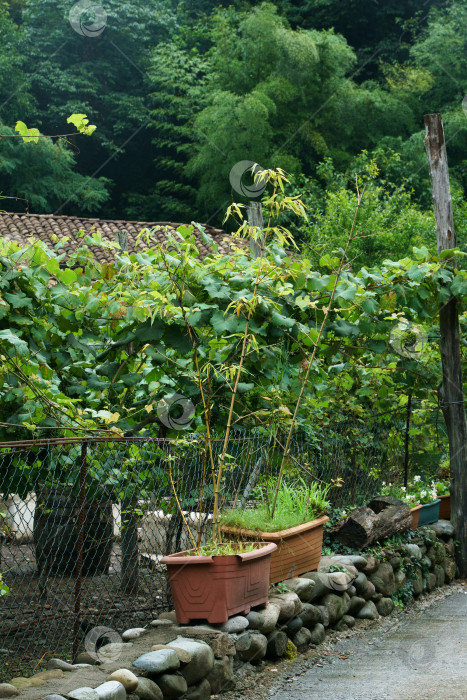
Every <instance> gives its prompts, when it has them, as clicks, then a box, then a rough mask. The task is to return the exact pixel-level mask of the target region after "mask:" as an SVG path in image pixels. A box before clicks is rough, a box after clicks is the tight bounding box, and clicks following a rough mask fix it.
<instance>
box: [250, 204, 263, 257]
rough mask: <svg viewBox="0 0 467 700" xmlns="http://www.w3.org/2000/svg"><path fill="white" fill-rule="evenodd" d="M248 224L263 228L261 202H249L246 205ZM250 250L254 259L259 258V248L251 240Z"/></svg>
mask: <svg viewBox="0 0 467 700" xmlns="http://www.w3.org/2000/svg"><path fill="white" fill-rule="evenodd" d="M248 223H249V224H250V226H254V227H255V228H258V229H262V228H263V226H264V221H263V205H262V204H261V202H250V203H249V205H248ZM250 248H251V250H252V251H253V255H254V256H255V258H259V257H260V255H261V246H260V244H259V243H258V242H257V241H255V240H254V239H253V238H250Z"/></svg>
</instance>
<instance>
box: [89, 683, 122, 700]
mask: <svg viewBox="0 0 467 700" xmlns="http://www.w3.org/2000/svg"><path fill="white" fill-rule="evenodd" d="M96 693H97V697H98V698H99V700H127V699H126V690H125V688H124V686H123V685H122V684H121V683H120V682H119V681H107V682H106V683H102V685H98V686H97V688H96Z"/></svg>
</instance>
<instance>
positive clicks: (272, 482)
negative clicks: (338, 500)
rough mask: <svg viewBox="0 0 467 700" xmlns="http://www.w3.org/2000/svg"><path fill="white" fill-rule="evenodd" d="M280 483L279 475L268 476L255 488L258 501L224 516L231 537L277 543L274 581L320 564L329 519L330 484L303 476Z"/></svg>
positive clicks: (309, 569)
mask: <svg viewBox="0 0 467 700" xmlns="http://www.w3.org/2000/svg"><path fill="white" fill-rule="evenodd" d="M277 486H278V482H277V479H269V480H268V481H267V482H266V483H265V484H264V485H263V486H261V487H259V488H258V489H256V503H255V504H254V505H253V507H252V508H244V507H243V506H242V507H240V506H238V507H235V508H231V509H225V510H224V511H223V512H222V516H221V518H222V530H223V532H224V533H225V534H226V535H228V536H229V537H234V538H236V539H238V540H239V541H251V540H262V541H269V542H275V543H276V544H277V550H276V551H275V552H274V553H273V555H272V557H271V573H270V582H271V583H278V582H279V581H283V580H285V579H287V578H291V577H293V576H298V575H300V574H303V573H305V572H306V571H313V570H316V569H317V568H318V566H319V560H320V557H321V548H322V544H323V526H324V523H325V522H327V521H328V520H329V518H328V517H327V515H326V511H327V509H328V508H329V502H328V501H327V496H328V493H329V490H330V486H329V485H326V486H320V485H319V484H317V483H316V482H311V483H310V484H306V482H305V481H304V480H303V479H296V480H294V481H287V480H285V479H283V480H282V481H281V483H280V484H279V488H278V489H277ZM276 492H277V499H276V507H275V509H274V511H273V510H272V503H273V499H274V496H275V494H276Z"/></svg>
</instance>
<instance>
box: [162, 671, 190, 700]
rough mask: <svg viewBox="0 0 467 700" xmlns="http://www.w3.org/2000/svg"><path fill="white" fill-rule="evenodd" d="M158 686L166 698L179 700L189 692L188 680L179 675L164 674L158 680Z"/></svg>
mask: <svg viewBox="0 0 467 700" xmlns="http://www.w3.org/2000/svg"><path fill="white" fill-rule="evenodd" d="M157 684H158V686H159V688H160V689H161V690H162V694H163V695H164V698H165V697H167V698H179V697H180V695H184V693H186V691H187V690H188V685H187V682H186V680H185V679H184V678H183V676H181V675H180V674H179V673H163V674H162V676H160V677H159V678H158V679H157Z"/></svg>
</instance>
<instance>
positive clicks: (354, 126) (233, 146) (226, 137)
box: [190, 4, 412, 215]
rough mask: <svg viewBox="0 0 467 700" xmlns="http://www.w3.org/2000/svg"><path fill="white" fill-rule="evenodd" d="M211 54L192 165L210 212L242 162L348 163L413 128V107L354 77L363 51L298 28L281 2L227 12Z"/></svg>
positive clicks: (289, 165) (299, 166)
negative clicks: (293, 26)
mask: <svg viewBox="0 0 467 700" xmlns="http://www.w3.org/2000/svg"><path fill="white" fill-rule="evenodd" d="M213 41H214V45H213V48H212V50H211V52H210V66H211V75H210V76H209V86H210V88H211V94H210V104H209V105H208V106H207V107H206V108H205V109H204V110H203V111H202V112H201V113H200V114H199V116H198V117H197V119H196V122H195V133H196V136H197V138H198V140H199V143H200V145H199V148H198V153H197V155H196V156H195V157H194V158H193V159H192V161H191V163H190V166H191V171H192V172H194V173H195V174H197V175H198V177H199V178H200V181H201V187H200V191H199V198H200V201H202V202H203V204H204V205H206V209H205V215H209V214H212V212H213V209H214V207H216V205H217V206H220V205H222V201H223V200H224V198H225V197H227V195H228V190H229V185H228V175H229V171H230V169H231V167H232V166H233V165H234V164H235V163H236V162H237V161H240V160H245V159H247V160H251V161H255V162H259V163H260V164H261V165H263V166H264V167H278V166H279V167H283V168H285V169H286V170H288V171H291V172H301V171H302V172H304V173H305V174H306V173H310V172H313V171H314V168H315V166H316V164H317V162H319V161H320V160H322V158H323V157H325V156H331V157H333V158H334V159H335V160H336V163H337V164H338V165H339V166H340V167H345V166H346V164H347V163H348V162H349V161H350V159H351V158H352V155H353V154H356V153H358V152H359V151H360V150H361V149H362V147H366V146H370V147H371V146H373V145H376V144H377V142H378V140H379V139H380V138H381V137H382V136H383V135H386V134H393V135H396V134H398V133H399V132H400V131H401V130H402V131H403V132H404V133H406V132H407V131H409V129H410V126H411V124H412V112H411V110H410V108H409V107H408V106H406V105H405V104H404V103H403V102H401V101H400V100H399V99H398V98H397V96H393V95H390V94H388V92H387V91H386V92H385V91H383V90H382V89H381V88H380V87H379V86H378V85H377V84H370V83H368V84H366V85H363V86H361V87H358V86H357V85H356V84H355V83H354V82H353V81H352V79H351V77H350V76H351V72H352V69H353V67H354V66H355V62H356V58H355V55H354V53H353V51H352V49H351V48H350V47H349V46H348V44H347V43H346V42H345V40H344V39H343V38H342V37H340V36H338V35H336V34H334V32H333V31H331V30H329V31H316V30H309V31H300V30H296V31H294V30H292V29H290V27H289V26H288V25H287V23H286V22H285V21H284V20H283V19H282V18H281V17H279V15H278V14H277V11H276V8H275V7H274V6H273V5H271V4H263V5H261V6H260V7H259V8H257V9H254V10H252V11H250V12H248V13H246V14H243V15H239V14H235V13H229V14H220V15H218V16H217V17H216V20H215V27H214V30H213Z"/></svg>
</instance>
